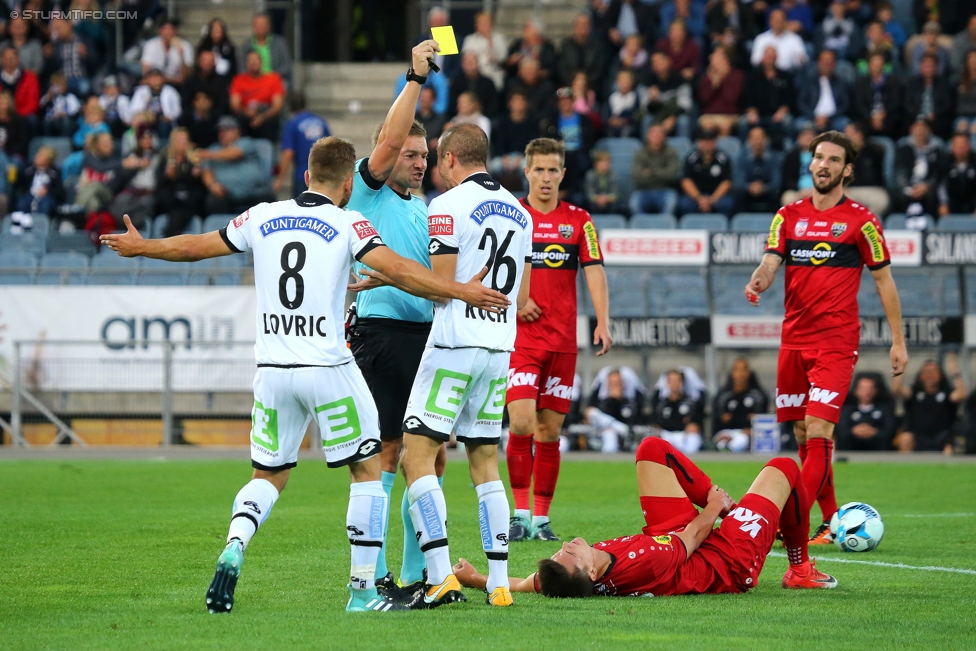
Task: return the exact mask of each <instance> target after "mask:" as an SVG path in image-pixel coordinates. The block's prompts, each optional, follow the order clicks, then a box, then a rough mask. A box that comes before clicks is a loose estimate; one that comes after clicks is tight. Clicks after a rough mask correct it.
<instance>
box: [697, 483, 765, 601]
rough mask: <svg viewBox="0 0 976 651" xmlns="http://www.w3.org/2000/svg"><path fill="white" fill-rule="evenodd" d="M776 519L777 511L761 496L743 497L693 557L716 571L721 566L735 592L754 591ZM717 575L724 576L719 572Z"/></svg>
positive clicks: (749, 495) (749, 494)
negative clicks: (698, 558) (703, 559)
mask: <svg viewBox="0 0 976 651" xmlns="http://www.w3.org/2000/svg"><path fill="white" fill-rule="evenodd" d="M779 515H780V511H779V509H777V508H776V505H775V504H773V503H772V502H771V501H769V500H768V499H766V498H765V497H763V496H762V495H756V494H755V493H746V494H745V496H744V497H743V498H742V500H740V501H739V503H738V505H737V506H736V508H735V509H733V510H732V512H731V513H729V514H728V515H727V516H726V517H725V518H724V519H723V520H722V525H721V526H720V527H719V528H718V530H717V531H713V532H712V533H710V534H708V538H706V539H705V540H704V542H702V544H701V546H700V547H699V548H698V551H697V552H696V553H700V554H702V556H704V557H705V558H706V559H707V560H708V561H709V563H710V564H712V565H714V566H716V567H721V566H722V565H724V566H725V568H726V569H727V570H728V572H727V576H728V578H729V580H730V581H731V584H732V585H731V587H733V588H735V589H736V590H737V591H745V590H749V589H750V588H754V587H756V583H757V582H758V581H759V573H760V572H762V568H763V564H764V563H765V562H766V556H767V555H768V554H769V550H770V549H772V548H773V541H774V540H776V531H777V530H779ZM720 574H726V573H725V572H721V571H720Z"/></svg>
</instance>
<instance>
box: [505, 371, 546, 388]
mask: <svg viewBox="0 0 976 651" xmlns="http://www.w3.org/2000/svg"><path fill="white" fill-rule="evenodd" d="M538 381H539V376H538V375H536V374H535V373H524V372H522V371H519V372H518V373H509V374H508V386H509V387H534V386H535V385H536V383H537V382H538Z"/></svg>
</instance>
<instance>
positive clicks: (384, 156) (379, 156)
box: [369, 40, 440, 182]
mask: <svg viewBox="0 0 976 651" xmlns="http://www.w3.org/2000/svg"><path fill="white" fill-rule="evenodd" d="M439 49H440V48H439V47H438V45H437V41H434V40H426V41H424V42H423V43H421V44H420V45H418V46H416V47H415V48H414V49H413V51H412V59H413V62H412V65H411V67H410V69H409V70H408V71H407V85H406V86H404V87H403V90H401V91H400V95H399V96H398V97H397V98H396V101H395V102H393V106H391V107H390V112H389V113H387V114H386V119H385V120H384V121H383V126H382V127H381V128H380V135H379V137H378V138H377V139H376V145H375V146H374V147H373V152H372V153H371V154H370V155H369V174H370V176H372V177H373V178H374V179H376V180H377V181H379V182H384V181H386V179H387V178H388V177H389V176H390V172H391V171H392V170H393V166H394V165H395V164H396V161H397V157H398V156H399V155H400V149H401V148H402V147H403V143H404V142H405V141H406V139H407V135H408V134H409V133H410V127H411V125H413V118H414V114H415V113H416V110H417V101H418V100H419V99H420V89H421V88H422V87H423V85H424V82H426V81H427V75H428V74H430V63H429V62H430V61H431V60H433V58H434V53H435V52H436V51H437V50H439Z"/></svg>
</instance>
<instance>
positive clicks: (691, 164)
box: [678, 129, 735, 216]
mask: <svg viewBox="0 0 976 651" xmlns="http://www.w3.org/2000/svg"><path fill="white" fill-rule="evenodd" d="M717 138H718V132H717V131H715V130H713V129H702V130H701V134H700V135H699V137H698V146H697V147H696V148H695V149H693V150H692V151H691V153H689V154H688V158H687V159H686V160H685V166H684V172H683V173H682V175H681V176H682V178H681V191H682V192H683V193H684V194H682V195H681V197H680V198H679V199H678V211H679V212H680V213H681V214H682V215H685V214H688V213H691V212H700V213H712V212H720V213H723V214H725V215H726V216H729V215H731V214H732V211H733V210H734V209H735V200H734V199H733V195H732V193H731V192H730V190H732V164H731V161H729V157H728V156H727V155H726V154H725V152H723V151H720V150H718V149H716V148H715V140H716V139H717Z"/></svg>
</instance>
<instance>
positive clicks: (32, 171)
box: [17, 147, 64, 215]
mask: <svg viewBox="0 0 976 651" xmlns="http://www.w3.org/2000/svg"><path fill="white" fill-rule="evenodd" d="M56 158H57V152H55V151H54V147H41V148H40V149H38V150H37V153H36V154H34V164H33V165H31V166H30V167H28V168H27V169H26V170H24V173H23V174H21V175H20V178H18V186H19V188H18V189H19V192H20V196H19V197H18V199H17V210H19V211H21V212H29V213H35V214H41V215H53V214H54V213H55V209H56V208H57V207H58V205H59V204H60V203H61V201H62V199H63V194H64V188H63V187H62V185H61V172H60V171H58V168H57V167H56V166H55V164H54V161H55V159H56Z"/></svg>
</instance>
